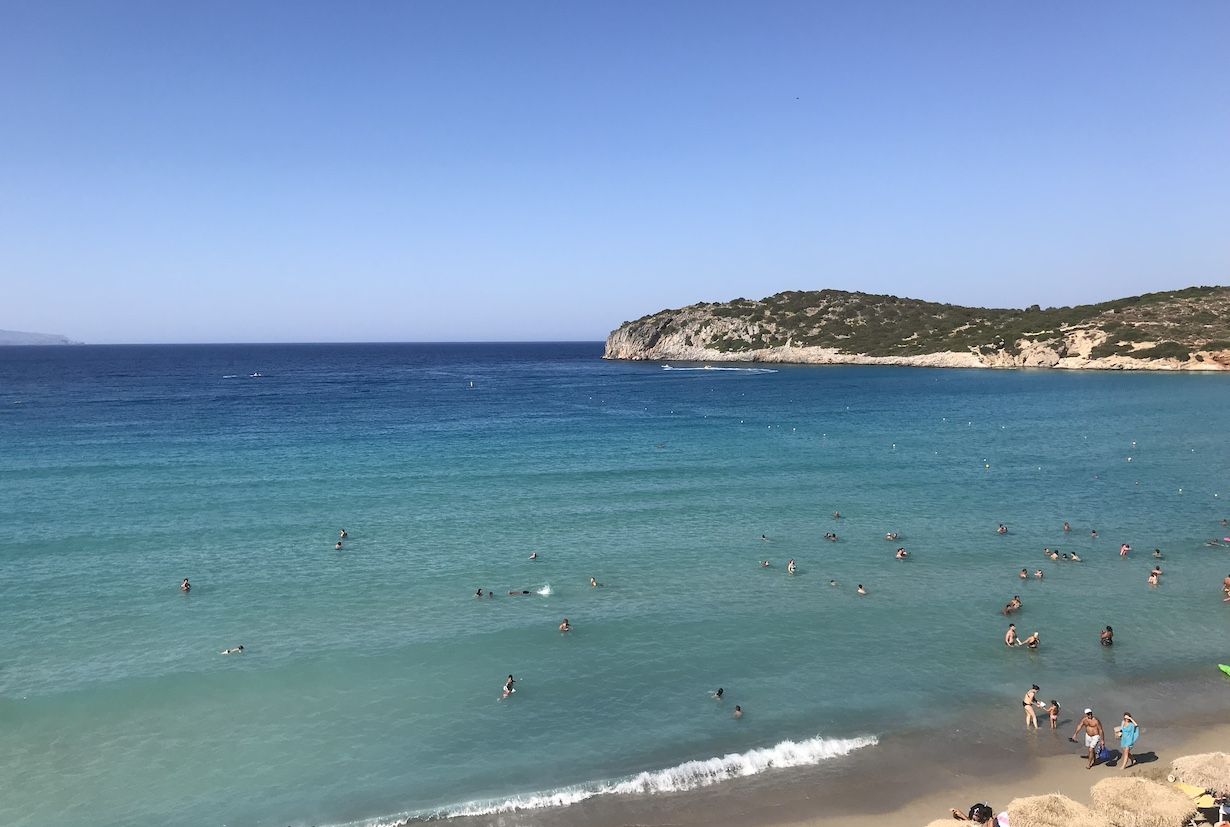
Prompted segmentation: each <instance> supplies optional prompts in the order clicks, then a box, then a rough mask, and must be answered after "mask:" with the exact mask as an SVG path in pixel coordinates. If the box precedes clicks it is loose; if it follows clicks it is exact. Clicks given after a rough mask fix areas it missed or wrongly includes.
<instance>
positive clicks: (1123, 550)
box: [1119, 543, 1132, 557]
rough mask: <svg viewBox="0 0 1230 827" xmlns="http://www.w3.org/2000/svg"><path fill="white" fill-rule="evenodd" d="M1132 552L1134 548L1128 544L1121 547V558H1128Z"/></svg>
mask: <svg viewBox="0 0 1230 827" xmlns="http://www.w3.org/2000/svg"><path fill="white" fill-rule="evenodd" d="M1131 550H1132V547H1131V546H1129V545H1128V544H1127V543H1124V544H1123V545H1121V546H1119V556H1120V557H1127V556H1128V554H1129V553H1130V552H1131Z"/></svg>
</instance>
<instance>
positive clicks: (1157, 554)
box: [1153, 548, 1162, 560]
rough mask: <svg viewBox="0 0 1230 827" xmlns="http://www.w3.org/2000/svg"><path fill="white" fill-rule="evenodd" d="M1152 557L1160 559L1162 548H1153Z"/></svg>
mask: <svg viewBox="0 0 1230 827" xmlns="http://www.w3.org/2000/svg"><path fill="white" fill-rule="evenodd" d="M1153 559H1154V560H1161V559H1162V550H1161V549H1160V548H1155V549H1153Z"/></svg>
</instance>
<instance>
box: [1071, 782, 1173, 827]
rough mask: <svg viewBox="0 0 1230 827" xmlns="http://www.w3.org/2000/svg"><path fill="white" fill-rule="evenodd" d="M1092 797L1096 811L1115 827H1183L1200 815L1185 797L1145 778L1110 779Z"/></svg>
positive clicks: (1097, 787) (1090, 793) (1094, 789)
mask: <svg viewBox="0 0 1230 827" xmlns="http://www.w3.org/2000/svg"><path fill="white" fill-rule="evenodd" d="M1089 796H1090V798H1092V799H1093V809H1094V810H1095V811H1097V813H1098V814H1099V815H1101V816H1104V817H1105V818H1106V819H1107V820H1108V821H1110V823H1111V824H1113V825H1115V827H1183V825H1184V824H1186V823H1187V821H1188V819H1190V818H1191V817H1192V816H1193V815H1195V814H1196V805H1195V804H1193V803H1192V800H1191V799H1190V798H1188V797H1187V796H1185V795H1183V793H1181V792H1179V791H1178V790H1176V789H1174V788H1173V787H1168V786H1166V785H1165V784H1159V783H1158V782H1156V781H1148V780H1146V779H1144V778H1106V779H1103V780H1101V781H1099V782H1098V783H1096V784H1094V785H1093V787H1091V788H1090V790H1089Z"/></svg>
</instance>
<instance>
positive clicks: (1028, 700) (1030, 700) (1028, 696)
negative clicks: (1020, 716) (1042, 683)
mask: <svg viewBox="0 0 1230 827" xmlns="http://www.w3.org/2000/svg"><path fill="white" fill-rule="evenodd" d="M1039 691H1040V690H1039V689H1038V684H1036V683H1035V684H1033V685H1031V686H1030V687H1029V691H1028V692H1026V693H1025V697H1024V698H1022V699H1021V706H1022V707H1023V708H1024V709H1025V728H1026V729H1030V728H1032V729H1037V728H1038V716H1037V714H1036V713H1035V712H1034V706H1035V704H1036V705H1038V706H1042V704H1041V703H1040V702H1039V701H1038V692H1039Z"/></svg>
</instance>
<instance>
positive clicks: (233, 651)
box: [218, 644, 243, 655]
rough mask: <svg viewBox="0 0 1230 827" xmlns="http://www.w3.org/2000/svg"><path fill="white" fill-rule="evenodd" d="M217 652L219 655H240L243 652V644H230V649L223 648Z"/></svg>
mask: <svg viewBox="0 0 1230 827" xmlns="http://www.w3.org/2000/svg"><path fill="white" fill-rule="evenodd" d="M218 654H220V655H242V654H243V644H240V645H239V646H232V647H231V648H230V649H223V650H222V651H221V652H219V653H218Z"/></svg>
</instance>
